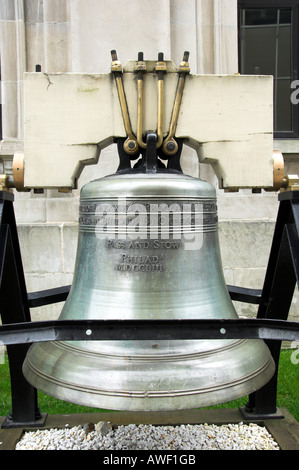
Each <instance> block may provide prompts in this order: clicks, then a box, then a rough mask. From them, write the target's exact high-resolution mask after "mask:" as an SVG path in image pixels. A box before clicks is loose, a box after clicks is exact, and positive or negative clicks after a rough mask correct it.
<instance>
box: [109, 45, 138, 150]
mask: <svg viewBox="0 0 299 470" xmlns="http://www.w3.org/2000/svg"><path fill="white" fill-rule="evenodd" d="M111 57H112V63H111V72H112V73H113V74H114V77H115V81H116V86H117V91H118V97H119V102H120V107H121V112H122V117H123V121H124V126H125V131H126V134H127V139H126V141H125V142H124V150H125V152H126V153H128V154H130V155H135V154H136V153H137V152H138V150H139V148H138V144H137V139H136V137H135V136H134V134H133V132H132V127H131V121H130V116H129V111H128V106H127V100H126V95H125V91H124V86H123V81H122V66H121V63H120V62H119V60H118V59H117V54H116V51H115V50H112V51H111Z"/></svg>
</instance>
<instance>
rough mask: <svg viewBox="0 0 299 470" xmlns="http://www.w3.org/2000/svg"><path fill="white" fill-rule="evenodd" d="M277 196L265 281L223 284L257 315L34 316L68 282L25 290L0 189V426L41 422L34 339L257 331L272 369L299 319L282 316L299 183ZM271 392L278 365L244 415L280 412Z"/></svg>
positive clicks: (289, 286) (8, 199)
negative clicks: (25, 368)
mask: <svg viewBox="0 0 299 470" xmlns="http://www.w3.org/2000/svg"><path fill="white" fill-rule="evenodd" d="M279 201H280V205H279V211H278V215H277V220H276V225H275V231H274V236H273V241H272V247H271V252H270V257H269V262H268V266H267V271H266V276H265V280H264V285H263V288H262V289H261V290H258V289H248V288H241V287H236V286H230V285H228V286H227V287H228V291H229V294H230V296H231V298H232V300H237V301H240V302H246V303H252V304H256V305H258V314H257V318H256V319H237V320H187V321H186V320H159V321H157V320H153V321H143V320H134V321H127V320H126V321H125V320H124V321H105V320H103V321H101V320H98V321H90V320H71V321H59V320H58V321H50V322H32V321H31V317H30V308H34V307H38V306H42V305H48V304H51V303H56V302H61V301H64V300H65V299H66V298H67V296H68V293H69V290H70V286H64V287H59V288H57V289H48V290H45V291H41V292H33V293H29V294H28V293H27V291H26V284H25V276H24V271H23V266H22V259H21V253H20V247H19V241H18V235H17V227H16V222H15V217H14V210H13V195H12V194H10V193H6V192H0V299H1V300H0V314H1V320H2V326H0V342H2V344H5V345H6V346H7V352H8V359H9V366H10V374H11V388H12V412H11V414H10V415H9V416H8V417H7V418H6V419H5V422H4V423H3V425H2V427H3V428H8V427H30V426H34V427H37V426H43V425H44V422H45V418H46V414H41V413H40V411H39V409H38V406H37V393H36V390H35V389H34V388H33V387H31V386H30V385H29V384H28V382H27V381H26V380H25V378H24V376H23V374H22V364H23V361H24V359H25V356H26V353H27V350H28V348H29V346H30V344H32V343H34V342H38V341H50V340H51V341H59V340H60V341H61V340H82V339H84V340H103V339H110V340H113V339H115V340H116V339H142V338H143V339H154V338H155V339H166V338H167V339H191V338H193V339H204V338H211V339H215V338H222V339H228V338H260V339H264V340H265V341H266V343H267V344H268V346H269V348H270V350H271V353H272V356H273V358H274V360H275V363H276V369H277V368H278V363H279V356H280V349H281V342H282V341H298V340H299V323H296V322H290V321H288V320H287V318H288V313H289V309H290V305H291V302H292V297H293V293H294V288H295V285H296V282H297V284H298V285H299V262H298V255H299V191H298V192H296V191H293V192H286V193H281V194H280V195H279ZM87 331H88V334H87ZM276 394H277V372H276V374H275V376H274V377H273V379H271V380H270V381H269V382H268V383H267V384H266V385H265V386H264V387H262V388H261V389H260V390H258V391H256V392H254V393H253V394H251V395H250V396H249V401H248V404H247V405H246V407H245V408H244V409H241V411H242V412H243V415H244V417H245V418H246V419H269V418H274V417H275V418H280V417H282V416H281V415H280V414H279V413H277V407H276Z"/></svg>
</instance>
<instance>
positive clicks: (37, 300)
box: [28, 286, 71, 308]
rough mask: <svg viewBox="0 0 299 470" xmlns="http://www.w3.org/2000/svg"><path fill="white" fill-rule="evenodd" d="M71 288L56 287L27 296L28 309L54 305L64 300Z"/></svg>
mask: <svg viewBox="0 0 299 470" xmlns="http://www.w3.org/2000/svg"><path fill="white" fill-rule="evenodd" d="M70 288H71V286H63V287H56V288H55V289H46V290H42V291H37V292H31V293H29V294H28V305H29V308H34V307H42V306H43V305H49V304H55V303H57V302H63V301H65V300H66V298H67V296H68V294H69V291H70Z"/></svg>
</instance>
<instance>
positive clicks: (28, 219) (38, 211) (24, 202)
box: [14, 195, 46, 225]
mask: <svg viewBox="0 0 299 470" xmlns="http://www.w3.org/2000/svg"><path fill="white" fill-rule="evenodd" d="M18 196H19V195H18ZM14 210H15V216H16V222H17V225H18V224H24V223H25V224H29V223H32V224H34V223H38V222H46V202H45V199H44V198H23V197H16V198H15V202H14Z"/></svg>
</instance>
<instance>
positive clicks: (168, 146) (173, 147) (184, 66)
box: [163, 51, 190, 155]
mask: <svg viewBox="0 0 299 470" xmlns="http://www.w3.org/2000/svg"><path fill="white" fill-rule="evenodd" d="M188 60H189V52H188V51H185V52H184V56H183V61H182V62H181V63H180V65H179V70H178V73H179V81H178V86H177V90H176V96H175V100H174V104H173V110H172V116H171V121H170V126H169V134H168V136H167V137H166V139H165V141H164V143H163V151H164V153H165V154H166V155H174V154H175V153H176V152H177V150H178V144H177V142H176V140H175V139H174V135H175V131H176V127H177V121H178V117H179V111H180V106H181V101H182V96H183V90H184V86H185V79H186V74H187V73H189V72H190V67H189V63H188Z"/></svg>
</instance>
